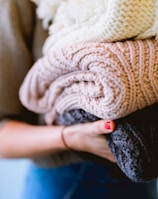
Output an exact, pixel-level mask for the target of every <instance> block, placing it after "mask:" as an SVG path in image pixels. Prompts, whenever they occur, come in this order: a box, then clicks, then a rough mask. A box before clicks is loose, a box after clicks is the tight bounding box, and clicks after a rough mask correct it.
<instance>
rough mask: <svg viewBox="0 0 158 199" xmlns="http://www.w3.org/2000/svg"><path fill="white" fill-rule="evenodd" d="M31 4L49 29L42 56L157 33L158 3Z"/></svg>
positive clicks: (90, 0)
mask: <svg viewBox="0 0 158 199" xmlns="http://www.w3.org/2000/svg"><path fill="white" fill-rule="evenodd" d="M33 1H35V2H36V4H37V6H38V7H37V14H38V17H39V18H40V19H42V20H43V25H44V27H45V28H47V27H48V29H49V37H48V39H47V41H46V43H45V45H44V53H45V54H47V53H48V52H50V51H52V50H54V49H55V50H56V49H57V48H60V47H63V46H65V45H69V44H74V43H79V42H114V41H120V40H125V39H129V38H135V39H137V38H139V39H145V38H151V37H152V36H155V35H157V33H158V0H141V1H140V0H110V1H107V0H97V1H96V0H67V1H64V0H41V1H38V0H33ZM51 22H52V23H51Z"/></svg>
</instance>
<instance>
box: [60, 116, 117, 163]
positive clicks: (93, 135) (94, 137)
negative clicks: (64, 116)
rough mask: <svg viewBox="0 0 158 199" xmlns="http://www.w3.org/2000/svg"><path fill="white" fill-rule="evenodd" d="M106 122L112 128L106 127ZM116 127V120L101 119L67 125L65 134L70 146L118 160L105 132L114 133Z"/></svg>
mask: <svg viewBox="0 0 158 199" xmlns="http://www.w3.org/2000/svg"><path fill="white" fill-rule="evenodd" d="M106 122H108V123H106ZM106 124H107V125H108V126H109V125H110V129H107V128H105V126H106ZM114 129H115V122H114V121H104V120H100V121H96V122H91V123H85V124H77V125H74V126H69V127H66V128H65V129H64V132H63V134H64V139H65V141H66V143H67V145H68V146H69V148H71V149H73V150H77V151H85V152H89V153H92V154H95V155H98V156H101V157H103V158H106V159H108V160H110V161H111V162H116V160H115V158H114V156H113V155H112V153H111V151H110V149H109V146H108V142H107V140H106V138H105V136H104V134H109V133H112V131H113V130H114Z"/></svg>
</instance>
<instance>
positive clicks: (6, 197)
mask: <svg viewBox="0 0 158 199" xmlns="http://www.w3.org/2000/svg"><path fill="white" fill-rule="evenodd" d="M28 164H29V161H28V160H25V159H22V160H16V159H15V160H14V159H13V160H0V199H20V194H21V187H22V182H23V178H24V176H25V174H26V169H27V167H28Z"/></svg>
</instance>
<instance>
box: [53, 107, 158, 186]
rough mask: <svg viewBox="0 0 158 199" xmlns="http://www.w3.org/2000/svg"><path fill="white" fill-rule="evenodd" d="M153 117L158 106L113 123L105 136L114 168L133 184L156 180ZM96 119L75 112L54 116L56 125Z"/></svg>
mask: <svg viewBox="0 0 158 199" xmlns="http://www.w3.org/2000/svg"><path fill="white" fill-rule="evenodd" d="M157 113H158V104H154V105H152V106H150V107H147V108H145V109H143V110H141V111H136V112H135V113H133V114H131V115H129V116H126V117H124V118H121V119H118V120H116V123H117V127H116V130H115V131H114V133H112V134H110V135H108V136H107V135H106V138H107V140H108V143H109V146H110V149H111V151H112V153H113V155H114V156H115V157H116V160H117V165H118V167H119V168H120V169H121V171H122V172H123V173H124V174H125V175H126V176H127V177H128V178H129V179H130V180H131V181H133V182H147V181H151V180H153V179H156V178H157V177H158V119H157ZM98 119H99V118H97V117H96V116H94V115H92V114H90V113H88V112H85V111H83V110H81V109H76V110H72V111H69V112H67V113H65V114H63V115H58V117H57V119H56V123H57V124H62V125H63V124H64V125H70V124H76V123H84V122H88V121H96V120H98ZM76 153H78V152H76ZM79 154H80V155H81V157H83V158H85V159H88V160H92V161H97V162H98V163H101V164H103V163H104V162H105V165H106V164H107V160H105V159H103V158H99V157H98V158H96V157H95V156H93V155H91V154H84V153H79ZM112 172H113V171H112ZM115 172H116V171H115ZM118 173H119V169H118Z"/></svg>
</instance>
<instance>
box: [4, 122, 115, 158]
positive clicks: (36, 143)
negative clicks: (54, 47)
mask: <svg viewBox="0 0 158 199" xmlns="http://www.w3.org/2000/svg"><path fill="white" fill-rule="evenodd" d="M105 122H106V121H104V120H100V121H96V122H92V123H86V124H77V125H72V126H68V127H65V128H63V126H53V125H52V126H33V125H30V124H27V123H23V122H20V121H7V122H6V123H5V124H4V125H3V126H2V127H1V128H0V157H1V158H33V157H39V156H43V155H48V154H53V153H56V152H59V151H63V150H68V149H67V148H66V146H65V144H64V143H63V140H62V139H61V132H62V131H63V136H64V139H65V141H66V143H67V145H68V146H69V147H70V148H71V149H73V150H76V151H85V152H90V153H92V154H95V155H99V156H101V157H104V158H106V159H108V160H110V161H112V162H115V158H114V157H113V155H112V153H111V151H110V149H109V147H108V143H107V141H106V139H105V137H104V134H108V133H112V131H113V130H114V129H115V123H114V121H110V126H111V128H110V129H106V128H105Z"/></svg>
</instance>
